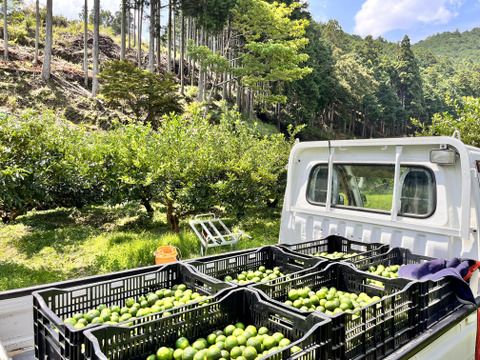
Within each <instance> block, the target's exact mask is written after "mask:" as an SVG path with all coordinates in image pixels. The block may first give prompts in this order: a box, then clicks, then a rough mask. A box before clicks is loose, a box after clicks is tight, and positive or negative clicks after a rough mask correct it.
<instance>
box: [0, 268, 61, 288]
mask: <svg viewBox="0 0 480 360" xmlns="http://www.w3.org/2000/svg"><path fill="white" fill-rule="evenodd" d="M12 274H15V276H12ZM66 279H67V277H66V275H65V274H63V273H62V272H60V271H55V272H52V271H47V270H36V269H30V268H28V267H27V266H25V265H23V264H17V263H13V262H0V291H4V290H12V289H19V288H23V287H28V286H34V285H40V284H47V283H52V282H57V281H62V280H66Z"/></svg>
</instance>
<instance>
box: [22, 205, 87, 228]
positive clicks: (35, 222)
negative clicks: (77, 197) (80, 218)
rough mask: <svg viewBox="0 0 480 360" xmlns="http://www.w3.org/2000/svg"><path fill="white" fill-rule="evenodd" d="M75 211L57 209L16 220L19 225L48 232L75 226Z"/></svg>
mask: <svg viewBox="0 0 480 360" xmlns="http://www.w3.org/2000/svg"><path fill="white" fill-rule="evenodd" d="M75 211H77V210H75V209H63V208H62V209H55V210H48V211H38V212H37V211H33V212H29V213H28V214H27V215H24V216H21V217H19V218H18V219H16V222H17V223H20V224H23V225H26V226H29V227H31V228H33V229H35V230H41V231H48V230H55V229H58V228H63V227H65V226H69V225H74V224H75V219H74V218H73V217H72V214H73V213H74V212H75Z"/></svg>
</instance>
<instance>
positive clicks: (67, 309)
mask: <svg viewBox="0 0 480 360" xmlns="http://www.w3.org/2000/svg"><path fill="white" fill-rule="evenodd" d="M97 280H98V279H97ZM182 283H183V284H185V285H186V286H187V288H189V289H192V290H193V291H196V292H199V293H200V294H201V295H213V294H215V293H217V292H218V291H221V290H222V289H227V288H231V287H232V285H230V284H226V283H224V282H221V281H218V280H216V279H209V278H207V277H206V276H203V275H202V274H199V273H198V272H196V271H195V270H194V269H193V268H191V267H190V266H188V265H186V264H184V263H182V262H174V263H169V264H166V265H164V266H161V267H157V270H155V271H152V272H149V273H145V274H141V275H134V276H126V277H123V278H120V279H116V280H112V281H105V282H98V281H97V282H95V283H94V284H89V285H83V286H79V287H75V288H70V289H63V290H62V289H55V288H51V289H47V290H42V291H39V292H35V293H33V294H32V295H33V315H34V319H33V320H34V338H35V357H36V358H37V359H54V360H57V359H71V360H78V359H83V358H84V353H83V351H82V345H83V343H84V336H83V332H84V331H85V329H87V328H91V327H96V326H100V324H90V325H88V326H87V327H85V328H81V329H77V328H75V327H73V325H71V324H66V323H64V322H63V321H62V319H65V318H68V317H71V316H73V315H74V314H75V313H78V312H82V313H83V312H86V311H88V310H90V309H93V308H96V307H97V306H98V305H100V304H105V305H107V306H111V305H115V304H117V305H119V306H122V304H123V303H125V300H126V299H128V298H130V297H133V298H138V297H139V296H142V295H145V294H146V293H148V292H150V291H156V290H158V289H161V288H172V287H173V286H174V285H176V284H182ZM196 305H198V304H196ZM191 306H195V304H194V305H188V307H191ZM169 311H172V310H169ZM177 311H178V310H177ZM162 314H163V312H158V313H154V314H151V315H149V316H148V319H150V318H156V317H160V316H162ZM146 319H147V318H145V317H144V318H143V320H142V321H146Z"/></svg>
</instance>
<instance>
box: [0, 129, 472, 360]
mask: <svg viewBox="0 0 480 360" xmlns="http://www.w3.org/2000/svg"><path fill="white" fill-rule="evenodd" d="M479 172H480V149H478V148H475V147H472V146H466V145H465V144H464V143H462V141H461V140H460V139H459V138H458V136H456V137H411V138H406V137H403V138H385V139H365V140H332V141H318V142H302V143H297V144H296V145H295V146H294V147H293V149H292V151H291V155H290V159H289V164H288V175H287V187H286V191H285V198H284V203H283V210H282V216H281V224H280V234H279V244H280V245H285V246H289V245H294V244H300V243H304V242H309V241H314V240H317V239H322V238H326V237H328V236H340V237H343V238H345V239H348V240H352V241H355V242H361V243H365V244H369V243H381V244H385V245H388V246H389V247H390V248H395V247H400V248H404V249H408V250H410V251H411V252H412V253H414V254H418V255H422V256H425V257H431V258H442V259H452V258H464V259H473V260H477V259H479V258H480V239H479V232H480V178H479ZM152 268H153V267H152ZM137 270H138V273H139V274H140V273H143V272H146V271H147V270H148V268H142V269H137ZM131 274H132V272H131V270H130V272H129V275H131ZM122 275H123V274H122V272H118V273H112V274H108V275H103V276H99V277H97V278H98V279H99V280H101V279H116V278H120V277H122ZM12 276H14V274H12ZM478 280H479V277H478V271H475V272H474V274H473V276H472V277H471V278H470V279H469V286H470V289H471V290H472V292H473V294H474V297H475V298H477V300H478V299H479V298H478V297H477V295H478ZM91 281H92V278H84V279H77V280H72V281H68V282H61V283H55V284H46V285H44V286H39V287H35V288H24V289H17V290H12V291H4V292H0V344H3V346H0V359H1V360H4V359H5V358H12V359H15V360H18V359H33V358H34V352H33V350H32V349H33V343H34V325H33V322H34V319H33V316H32V293H33V292H34V291H38V290H41V289H46V288H49V287H57V288H70V287H74V286H78V285H82V284H83V283H87V282H91ZM476 303H477V304H478V301H476ZM477 309H478V305H469V304H464V305H462V306H459V307H458V308H456V309H455V310H454V311H453V312H452V313H451V314H449V315H448V316H446V317H444V318H442V319H441V320H440V321H438V322H437V323H436V324H434V325H433V326H431V327H429V328H428V329H427V330H426V331H423V332H421V333H420V334H418V336H416V337H415V338H414V339H412V340H411V341H409V342H408V343H407V344H405V345H403V346H401V347H399V348H398V349H395V350H394V351H393V352H391V353H389V354H388V355H386V356H385V357H383V358H385V359H445V360H451V359H455V360H467V359H474V358H475V357H476V347H478V344H477V325H478V324H477V322H478V320H477ZM42 360H44V359H42Z"/></svg>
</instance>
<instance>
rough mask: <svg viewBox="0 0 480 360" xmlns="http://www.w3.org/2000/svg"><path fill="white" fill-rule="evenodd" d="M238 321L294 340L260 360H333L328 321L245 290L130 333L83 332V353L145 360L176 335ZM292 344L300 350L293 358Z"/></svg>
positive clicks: (115, 329)
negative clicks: (273, 303)
mask: <svg viewBox="0 0 480 360" xmlns="http://www.w3.org/2000/svg"><path fill="white" fill-rule="evenodd" d="M236 322H242V323H244V324H245V325H254V326H257V327H260V326H265V327H267V328H268V330H269V331H271V332H281V333H282V334H283V335H284V336H285V337H287V338H289V339H290V340H291V341H292V342H291V344H290V345H289V346H286V347H284V348H282V349H280V350H278V351H277V352H275V353H273V354H271V355H269V356H266V357H262V359H276V360H281V359H305V360H319V359H330V358H331V321H330V320H329V319H326V318H324V317H319V316H316V315H312V314H299V313H298V312H294V311H290V310H289V309H288V307H286V306H283V305H279V306H276V305H272V303H271V302H270V301H268V299H266V297H265V295H264V294H260V293H258V292H256V291H254V290H251V289H249V288H245V287H243V288H235V289H232V290H224V291H223V292H221V293H218V294H217V295H216V296H215V300H214V301H213V302H210V303H208V304H206V305H203V306H201V307H197V308H194V309H191V310H188V311H185V312H181V313H177V314H174V315H171V316H167V317H164V318H160V319H157V320H154V321H151V322H148V323H139V324H136V323H134V325H133V326H132V327H130V328H128V329H126V328H122V327H120V326H107V325H104V326H101V327H98V328H95V329H91V330H87V331H85V338H86V344H85V346H86V354H87V358H88V359H89V360H97V359H116V360H127V359H130V360H140V359H142V360H144V359H146V357H147V356H148V355H150V354H155V352H156V350H157V349H158V348H159V347H161V346H167V347H173V344H174V343H175V341H176V339H177V338H179V337H180V336H183V337H186V338H187V339H188V340H189V341H193V339H197V338H199V337H206V336H207V335H208V334H209V333H211V332H212V331H214V330H217V329H223V328H224V327H225V326H226V325H229V324H235V323H236ZM293 346H299V347H300V348H301V349H302V350H301V351H299V352H296V353H295V354H294V355H293V356H291V355H290V350H291V348H292V347H293Z"/></svg>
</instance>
